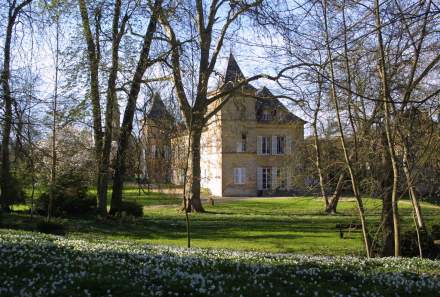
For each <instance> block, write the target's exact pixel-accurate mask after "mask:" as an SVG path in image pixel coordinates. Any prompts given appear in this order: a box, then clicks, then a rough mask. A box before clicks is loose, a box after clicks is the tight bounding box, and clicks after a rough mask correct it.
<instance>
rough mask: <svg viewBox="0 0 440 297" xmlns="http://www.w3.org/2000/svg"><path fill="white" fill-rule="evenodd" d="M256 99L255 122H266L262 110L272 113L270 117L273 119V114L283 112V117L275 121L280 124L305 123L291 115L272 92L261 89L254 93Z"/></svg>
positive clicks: (278, 117)
mask: <svg viewBox="0 0 440 297" xmlns="http://www.w3.org/2000/svg"><path fill="white" fill-rule="evenodd" d="M255 96H256V97H257V98H256V100H257V101H256V103H255V113H256V116H257V121H260V122H267V121H264V120H263V117H262V115H263V111H264V110H269V111H271V112H272V115H273V116H274V117H275V114H274V113H276V112H277V111H282V112H283V116H281V117H280V116H279V115H278V116H277V117H276V119H277V121H278V122H282V123H289V122H298V121H301V122H304V123H305V121H304V120H303V119H301V118H299V117H297V116H296V115H294V114H293V113H291V112H290V111H289V110H288V109H287V108H286V107H285V106H284V104H283V103H281V102H280V101H279V100H278V99H276V98H274V95H273V94H272V92H271V91H270V90H269V89H268V88H266V87H263V88H261V89H259V90H257V92H256V93H255Z"/></svg>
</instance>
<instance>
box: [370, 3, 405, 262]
mask: <svg viewBox="0 0 440 297" xmlns="http://www.w3.org/2000/svg"><path fill="white" fill-rule="evenodd" d="M374 15H375V19H376V35H377V39H378V45H379V63H378V64H379V65H378V66H379V78H380V80H381V84H382V98H383V99H384V100H383V101H384V103H383V106H384V118H385V121H384V124H385V133H386V138H387V144H388V150H389V155H390V160H391V166H392V170H393V186H392V192H391V206H392V215H393V226H394V256H396V257H398V256H400V222H399V220H400V219H399V208H398V197H397V195H398V193H397V190H398V182H399V169H398V167H397V160H396V154H395V148H394V145H395V144H394V137H393V135H392V131H391V111H390V105H391V104H392V100H391V93H390V89H389V85H388V77H387V71H386V62H385V48H384V42H383V37H382V23H381V18H380V10H379V0H375V1H374Z"/></svg>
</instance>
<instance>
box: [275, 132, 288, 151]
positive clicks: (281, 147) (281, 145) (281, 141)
mask: <svg viewBox="0 0 440 297" xmlns="http://www.w3.org/2000/svg"><path fill="white" fill-rule="evenodd" d="M276 145H277V151H276V153H277V155H282V154H284V153H285V146H286V140H285V138H284V136H277V137H276Z"/></svg>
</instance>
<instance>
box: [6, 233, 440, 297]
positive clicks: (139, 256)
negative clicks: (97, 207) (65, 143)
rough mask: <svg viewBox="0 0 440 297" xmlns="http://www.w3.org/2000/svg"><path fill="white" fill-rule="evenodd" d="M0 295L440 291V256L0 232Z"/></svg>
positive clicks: (421, 293)
mask: <svg viewBox="0 0 440 297" xmlns="http://www.w3.org/2000/svg"><path fill="white" fill-rule="evenodd" d="M0 255H1V256H0V296H14V297H15V296H228V297H229V296H237V297H238V296H243V297H245V296H252V297H253V296H425V297H428V296H440V261H433V260H425V259H418V258H412V259H409V258H408V259H406V258H401V259H395V258H380V259H379V258H377V259H371V260H367V259H365V258H360V257H330V256H307V255H292V254H271V253H261V252H244V251H232V250H213V249H197V248H191V249H185V248H180V247H170V246H152V245H142V244H137V243H131V242H128V241H117V242H114V241H99V240H97V241H85V240H80V239H71V238H65V237H59V236H52V235H43V234H39V233H25V232H18V231H12V230H3V231H0Z"/></svg>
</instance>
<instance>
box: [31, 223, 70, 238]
mask: <svg viewBox="0 0 440 297" xmlns="http://www.w3.org/2000/svg"><path fill="white" fill-rule="evenodd" d="M36 227H37V231H38V232H41V233H46V234H54V235H65V234H66V229H67V228H66V226H65V224H64V223H63V222H61V221H39V222H38V223H37V226H36Z"/></svg>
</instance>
